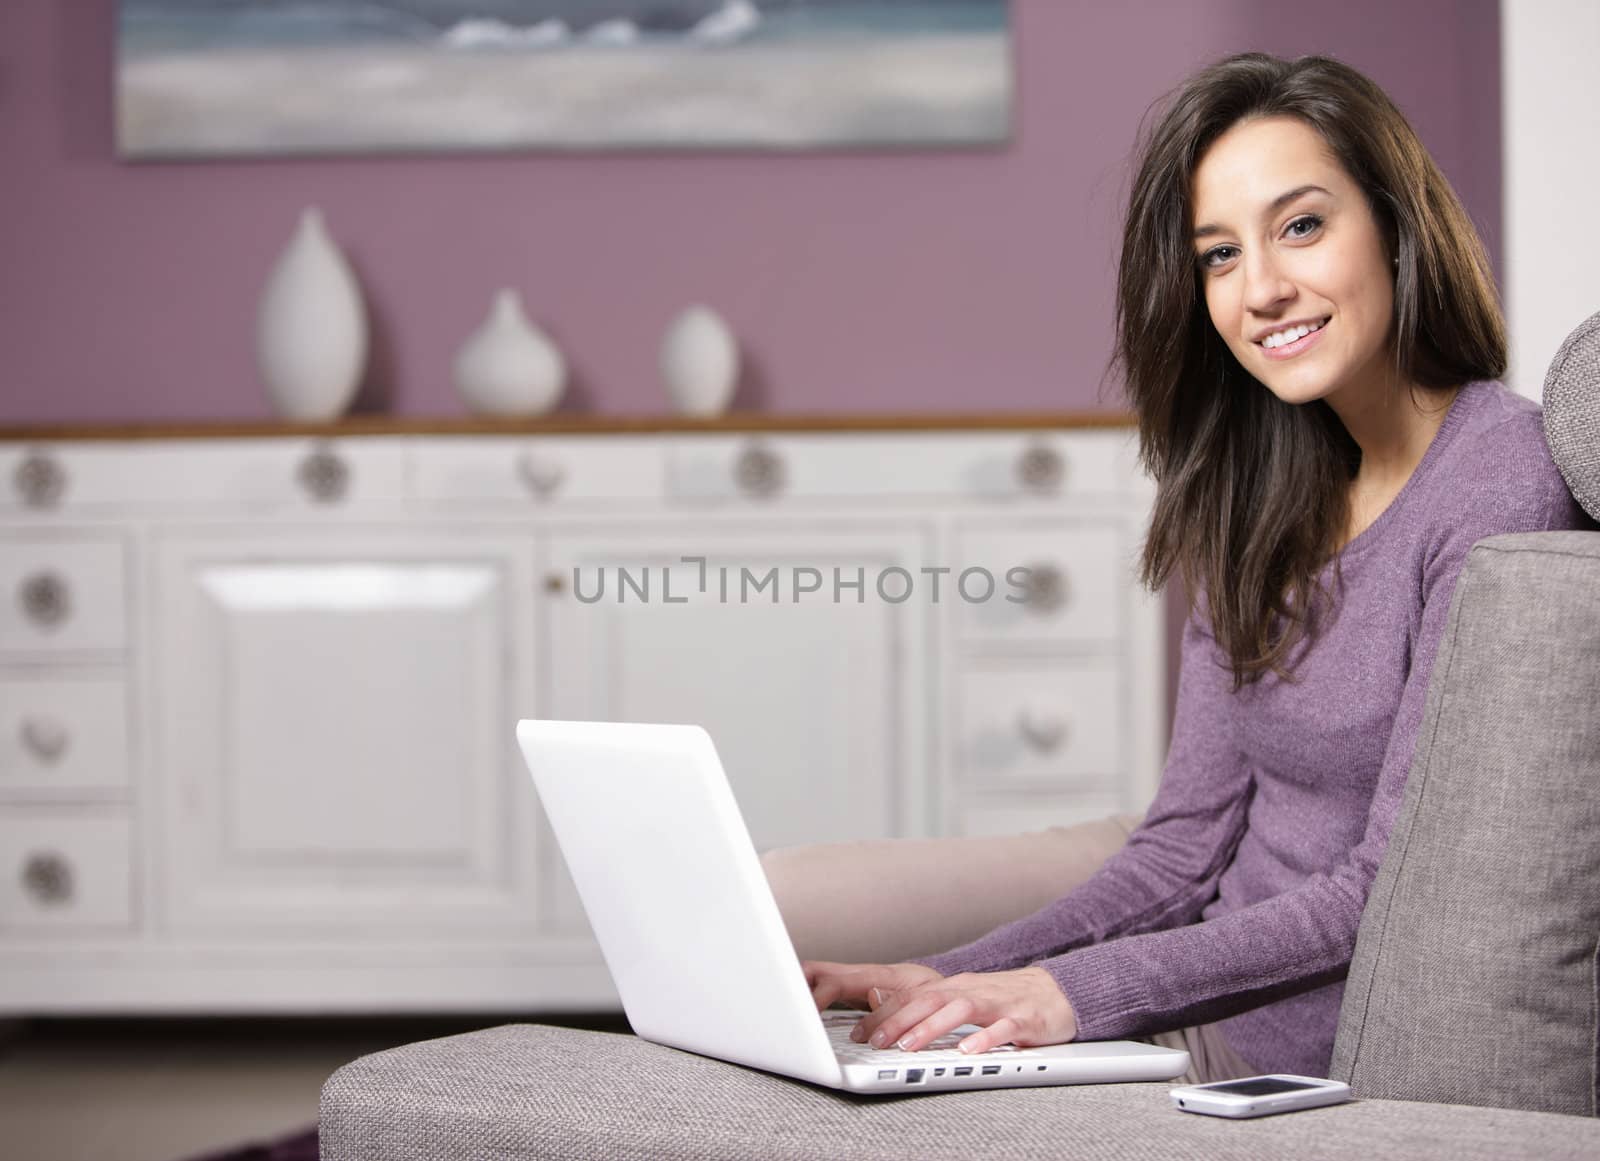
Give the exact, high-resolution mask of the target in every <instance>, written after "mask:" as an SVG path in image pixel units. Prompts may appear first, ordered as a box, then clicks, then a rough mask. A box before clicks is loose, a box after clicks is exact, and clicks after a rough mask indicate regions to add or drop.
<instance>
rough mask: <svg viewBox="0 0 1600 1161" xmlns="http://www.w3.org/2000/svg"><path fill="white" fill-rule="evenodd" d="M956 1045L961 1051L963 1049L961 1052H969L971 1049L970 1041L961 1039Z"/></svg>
mask: <svg viewBox="0 0 1600 1161" xmlns="http://www.w3.org/2000/svg"><path fill="white" fill-rule="evenodd" d="M956 1047H957V1048H959V1049H961V1051H963V1052H971V1051H972V1041H970V1040H963V1041H962V1042H961V1043H960V1044H958V1045H956Z"/></svg>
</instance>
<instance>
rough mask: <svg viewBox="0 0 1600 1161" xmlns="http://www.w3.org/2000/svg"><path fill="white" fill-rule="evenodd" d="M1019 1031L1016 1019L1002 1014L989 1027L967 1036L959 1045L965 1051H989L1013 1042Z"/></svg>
mask: <svg viewBox="0 0 1600 1161" xmlns="http://www.w3.org/2000/svg"><path fill="white" fill-rule="evenodd" d="M962 1022H963V1023H965V1021H962ZM1018 1031H1019V1028H1018V1027H1017V1022H1016V1021H1015V1020H1013V1019H1012V1018H1011V1017H1010V1016H1002V1017H1000V1019H998V1020H996V1021H995V1022H994V1023H993V1024H990V1025H989V1026H988V1027H987V1028H980V1029H979V1030H978V1031H976V1032H974V1033H972V1035H970V1036H968V1037H966V1039H964V1040H962V1041H961V1043H960V1044H959V1045H958V1047H959V1048H960V1049H961V1050H962V1051H963V1052H988V1051H989V1050H990V1049H991V1048H998V1047H1000V1045H1002V1044H1011V1043H1013V1042H1014V1041H1015V1040H1016V1036H1017V1033H1018Z"/></svg>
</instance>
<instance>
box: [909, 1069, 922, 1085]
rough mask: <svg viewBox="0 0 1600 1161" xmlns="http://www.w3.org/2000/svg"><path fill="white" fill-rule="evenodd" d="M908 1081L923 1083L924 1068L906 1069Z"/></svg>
mask: <svg viewBox="0 0 1600 1161" xmlns="http://www.w3.org/2000/svg"><path fill="white" fill-rule="evenodd" d="M906 1083H907V1084H921V1083H922V1069H920V1068H908V1069H906Z"/></svg>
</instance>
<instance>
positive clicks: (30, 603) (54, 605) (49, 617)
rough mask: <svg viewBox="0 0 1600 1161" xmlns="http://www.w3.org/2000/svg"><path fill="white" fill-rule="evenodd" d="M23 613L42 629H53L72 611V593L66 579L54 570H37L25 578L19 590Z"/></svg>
mask: <svg viewBox="0 0 1600 1161" xmlns="http://www.w3.org/2000/svg"><path fill="white" fill-rule="evenodd" d="M17 600H18V601H19V603H20V604H21V605H22V615H23V616H24V617H26V618H27V619H28V620H29V621H31V622H33V623H34V624H35V625H38V626H39V627H40V628H42V629H53V628H55V627H56V626H57V625H59V624H61V623H62V622H63V621H65V620H66V619H67V616H68V614H70V613H71V612H72V594H71V592H70V590H69V589H68V588H67V582H66V580H65V579H64V578H63V577H61V576H58V575H57V574H55V573H53V572H36V573H34V574H33V575H32V576H29V577H26V578H24V580H23V582H22V586H21V588H20V589H19V590H18V592H17Z"/></svg>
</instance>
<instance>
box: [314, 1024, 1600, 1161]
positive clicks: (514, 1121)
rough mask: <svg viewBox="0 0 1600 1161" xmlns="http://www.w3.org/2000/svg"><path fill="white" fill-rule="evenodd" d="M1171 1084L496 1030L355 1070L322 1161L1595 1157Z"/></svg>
mask: <svg viewBox="0 0 1600 1161" xmlns="http://www.w3.org/2000/svg"><path fill="white" fill-rule="evenodd" d="M1168 1087H1169V1085H1168V1084H1166V1083H1156V1084H1095V1085H1067V1086H1061V1087H1051V1088H1023V1089H999V1090H995V1091H992V1092H956V1093H940V1094H936V1095H918V1096H908V1097H893V1096H889V1097H883V1096H857V1095H854V1094H849V1093H842V1092H836V1091H834V1090H832V1089H827V1088H821V1087H818V1086H815V1085H811V1084H806V1083H804V1082H801V1081H794V1080H789V1079H787V1078H784V1077H778V1076H773V1075H770V1074H768V1073H765V1072H759V1071H757V1070H754V1069H748V1068H742V1067H740V1066H738V1065H733V1064H726V1063H723V1062H722V1061H719V1060H712V1059H708V1058H706V1057H702V1056H696V1055H693V1054H691V1053H687V1052H680V1051H678V1050H677V1049H674V1048H666V1047H663V1046H661V1045H658V1044H652V1043H650V1042H649V1041H645V1040H640V1039H638V1038H637V1037H634V1036H627V1035H618V1034H616V1033H610V1032H589V1031H580V1030H576V1029H570V1028H555V1027H547V1026H544V1025H538V1024H507V1025H502V1026H500V1027H495V1028H486V1029H484V1030H482V1031H479V1032H469V1033H466V1034H463V1035H457V1036H447V1037H443V1038H441V1039H437V1040H427V1041H422V1042H419V1043H416V1044H408V1045H405V1046H403V1047H400V1048H392V1049H389V1050H387V1051H384V1052H378V1053H374V1054H372V1055H370V1056H364V1057H362V1058H361V1059H359V1060H356V1061H353V1062H352V1063H350V1064H347V1065H345V1066H344V1067H343V1068H341V1069H339V1070H338V1071H337V1072H335V1073H334V1074H333V1075H332V1076H331V1077H330V1078H329V1079H328V1081H327V1083H326V1084H325V1085H324V1086H323V1090H322V1114H321V1123H320V1131H321V1150H322V1153H321V1155H322V1157H323V1159H324V1161H357V1159H361V1161H373V1159H377V1158H383V1159H385V1161H423V1159H428V1161H437V1159H438V1158H449V1159H450V1161H487V1159H489V1158H494V1159H495V1161H508V1159H512V1158H517V1159H521V1158H565V1159H572V1161H580V1159H581V1161H617V1159H619V1158H638V1157H649V1158H695V1159H696V1161H711V1159H715V1158H729V1159H733V1158H739V1159H741V1161H743V1159H748V1158H753V1157H759V1158H763V1159H764V1161H802V1159H803V1161H851V1159H869V1158H870V1159H878V1158H882V1159H885V1161H887V1159H889V1158H894V1159H896V1161H901V1159H904V1158H930V1159H931V1158H952V1159H954V1158H961V1159H963V1161H966V1159H970V1158H974V1157H981V1158H986V1159H987V1158H996V1159H1000V1161H1004V1159H1005V1158H1025V1157H1026V1158H1036V1157H1080V1156H1082V1157H1091V1156H1092V1157H1101V1158H1107V1157H1109V1158H1124V1157H1126V1158H1129V1159H1130V1161H1144V1159H1148V1161H1171V1159H1172V1158H1174V1157H1206V1158H1208V1161H1230V1159H1238V1161H1245V1159H1247V1158H1248V1159H1249V1161H1258V1159H1259V1158H1262V1157H1294V1158H1297V1159H1303V1161H1318V1159H1321V1158H1346V1159H1347V1158H1360V1161H1385V1159H1388V1158H1395V1159H1398V1158H1407V1159H1408V1161H1409V1159H1417V1158H1423V1159H1426V1158H1439V1159H1440V1161H1446V1159H1448V1161H1473V1159H1479V1158H1481V1159H1482V1161H1507V1159H1508V1158H1517V1157H1530V1158H1531V1157H1538V1158H1543V1159H1547V1161H1562V1159H1565V1158H1571V1159H1573V1161H1578V1159H1579V1158H1582V1159H1583V1161H1591V1159H1592V1158H1594V1157H1597V1156H1600V1121H1597V1120H1594V1119H1591V1118H1586V1117H1569V1116H1562V1115H1559V1114H1555V1113H1528V1112H1518V1113H1508V1112H1505V1111H1500V1110H1492V1109H1480V1108H1463V1107H1453V1106H1446V1105H1429V1104H1414V1103H1407V1102H1399V1101H1353V1102H1350V1103H1348V1104H1344V1105H1339V1106H1335V1107H1331V1108H1323V1109H1312V1110H1308V1111H1305V1112H1298V1113H1294V1114H1290V1115H1286V1116H1277V1117H1263V1118H1260V1119H1258V1120H1249V1121H1228V1120H1223V1119H1221V1118H1217V1117H1205V1116H1197V1115H1195V1114H1192V1113H1184V1112H1180V1111H1178V1110H1177V1109H1174V1108H1173V1107H1172V1105H1171V1102H1170V1101H1169V1099H1168V1097H1167V1089H1168Z"/></svg>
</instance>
